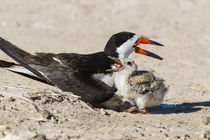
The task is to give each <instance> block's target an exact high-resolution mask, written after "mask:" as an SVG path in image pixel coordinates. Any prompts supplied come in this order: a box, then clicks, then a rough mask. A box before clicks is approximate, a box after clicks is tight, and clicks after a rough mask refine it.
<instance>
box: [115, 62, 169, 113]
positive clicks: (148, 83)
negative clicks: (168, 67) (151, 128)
mask: <svg viewBox="0 0 210 140" xmlns="http://www.w3.org/2000/svg"><path fill="white" fill-rule="evenodd" d="M121 62H122V64H123V66H124V68H123V69H121V70H119V71H118V72H116V73H115V85H116V87H117V89H118V90H119V93H120V95H121V96H122V97H124V98H126V99H127V100H129V101H130V102H131V103H133V104H134V105H136V106H138V108H140V109H143V108H146V107H151V106H157V105H160V104H161V103H162V101H163V99H164V96H165V94H166V91H167V88H166V86H165V84H164V80H163V79H161V78H158V77H156V76H155V75H154V74H153V72H149V71H137V65H136V64H135V62H134V61H133V60H131V59H128V58H127V59H121Z"/></svg>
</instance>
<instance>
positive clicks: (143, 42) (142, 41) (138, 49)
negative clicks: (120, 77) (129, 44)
mask: <svg viewBox="0 0 210 140" xmlns="http://www.w3.org/2000/svg"><path fill="white" fill-rule="evenodd" d="M139 44H152V45H158V46H163V45H162V44H160V43H158V42H155V41H152V40H149V39H146V38H143V37H140V38H139V39H138V40H137V41H136V43H135V45H134V46H133V47H134V48H135V52H136V53H138V54H143V55H147V56H150V57H153V58H156V59H159V60H163V58H162V57H160V56H158V55H156V54H154V53H152V52H149V51H147V50H144V49H142V48H140V47H137V45H139Z"/></svg>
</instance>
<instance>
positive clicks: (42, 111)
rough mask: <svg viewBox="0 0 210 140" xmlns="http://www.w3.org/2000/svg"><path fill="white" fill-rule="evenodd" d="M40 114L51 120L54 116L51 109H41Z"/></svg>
mask: <svg viewBox="0 0 210 140" xmlns="http://www.w3.org/2000/svg"><path fill="white" fill-rule="evenodd" d="M40 114H41V115H42V117H43V118H44V119H48V120H49V119H50V118H51V117H52V115H51V113H50V112H49V111H47V110H41V111H40Z"/></svg>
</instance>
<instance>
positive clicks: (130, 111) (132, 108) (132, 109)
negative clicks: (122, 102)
mask: <svg viewBox="0 0 210 140" xmlns="http://www.w3.org/2000/svg"><path fill="white" fill-rule="evenodd" d="M127 112H129V113H133V112H138V113H141V114H146V113H147V111H146V109H145V108H144V109H143V110H140V109H139V108H138V107H135V106H134V107H131V108H129V109H128V110H127Z"/></svg>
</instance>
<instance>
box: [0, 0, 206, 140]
mask: <svg viewBox="0 0 210 140" xmlns="http://www.w3.org/2000/svg"><path fill="white" fill-rule="evenodd" d="M0 3H1V4H0V36H1V37H4V38H6V39H8V40H10V41H11V42H13V43H14V44H16V45H18V46H19V47H21V48H22V49H24V50H27V51H29V52H31V53H35V52H56V53H59V52H78V53H91V52H97V51H101V50H103V48H104V46H105V44H106V41H107V40H108V39H109V37H110V36H111V35H112V34H114V33H117V32H120V31H131V32H135V33H137V34H139V35H144V36H148V37H150V38H151V39H153V40H156V41H159V42H161V43H162V44H164V45H165V47H157V46H146V45H145V46H144V47H143V48H145V49H147V50H150V51H152V52H155V53H157V54H159V55H161V56H162V57H164V60H163V61H159V60H154V59H152V58H149V57H146V56H140V55H137V54H133V55H132V56H131V57H132V58H133V59H134V60H135V61H136V63H137V64H138V66H139V69H148V70H151V69H153V70H155V72H156V73H155V74H156V75H158V76H160V77H162V78H164V79H165V80H166V84H167V85H169V92H168V94H167V95H166V97H165V100H164V106H160V107H156V108H151V109H149V110H148V112H149V113H148V114H146V115H142V114H129V113H119V112H115V111H112V110H104V109H101V110H99V111H94V110H92V109H90V108H88V107H87V106H86V105H85V104H84V103H83V102H81V101H79V100H78V99H76V98H75V97H73V96H71V94H70V93H62V92H60V91H59V90H58V89H57V88H55V87H52V86H49V85H46V84H43V83H40V82H37V81H34V80H31V79H28V78H25V77H22V76H20V75H17V74H14V73H12V72H9V71H6V70H4V69H0V139H124V140H125V139H196V140H197V139H208V138H207V137H210V134H207V133H210V124H209V125H207V124H205V123H204V120H205V119H206V118H207V117H208V116H210V27H209V23H210V17H209V13H210V8H209V5H210V1H209V0H202V1H201V0H159V1H157V0H131V1H126V0H113V1H111V0H106V1H105V0H104V1H102V0H101V1H94V0H45V1H41V0H36V1H34V0H12V1H9V0H0ZM0 59H3V60H8V61H12V60H11V59H10V58H9V57H8V56H6V55H5V54H4V53H2V52H0ZM165 107H166V108H165ZM209 139H210V138H209Z"/></svg>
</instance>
